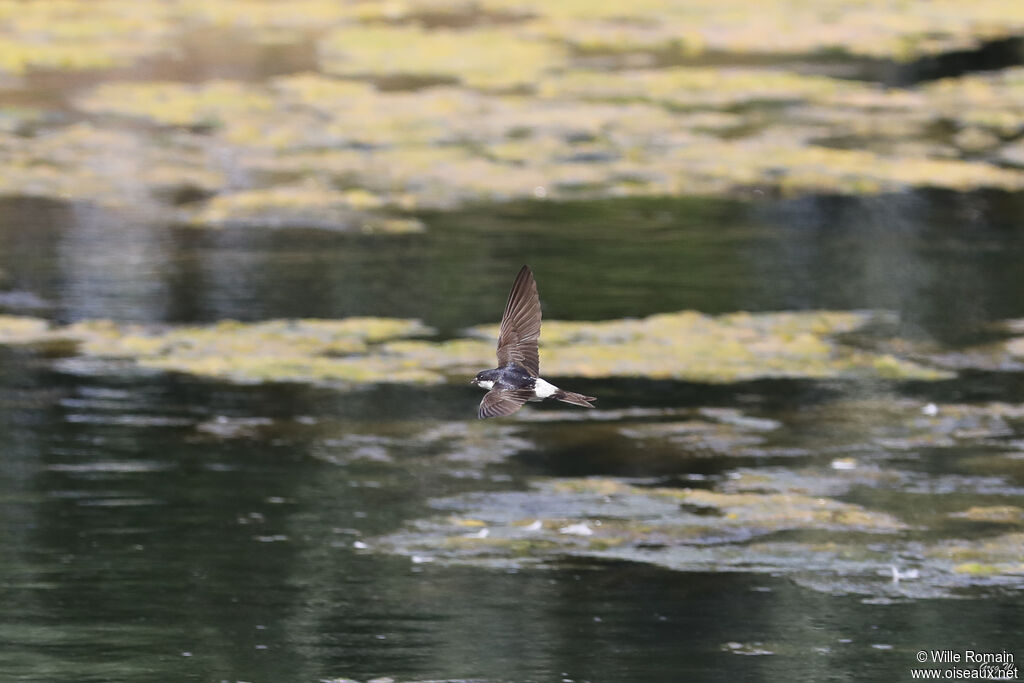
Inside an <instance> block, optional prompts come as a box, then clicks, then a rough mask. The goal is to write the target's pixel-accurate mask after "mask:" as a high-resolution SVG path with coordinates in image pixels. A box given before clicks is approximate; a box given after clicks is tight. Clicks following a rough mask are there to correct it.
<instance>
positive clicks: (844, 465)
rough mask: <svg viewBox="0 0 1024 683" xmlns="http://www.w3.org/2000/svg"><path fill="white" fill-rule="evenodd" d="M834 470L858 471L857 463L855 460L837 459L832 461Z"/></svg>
mask: <svg viewBox="0 0 1024 683" xmlns="http://www.w3.org/2000/svg"><path fill="white" fill-rule="evenodd" d="M832 469H834V470H855V469H857V461H856V460H854V459H853V458H836V459H835V460H833V461H832Z"/></svg>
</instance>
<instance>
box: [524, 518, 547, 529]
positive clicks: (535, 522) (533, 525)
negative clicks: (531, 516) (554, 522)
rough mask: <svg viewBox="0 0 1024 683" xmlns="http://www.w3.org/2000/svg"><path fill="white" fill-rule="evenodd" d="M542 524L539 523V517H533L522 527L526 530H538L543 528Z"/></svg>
mask: <svg viewBox="0 0 1024 683" xmlns="http://www.w3.org/2000/svg"><path fill="white" fill-rule="evenodd" d="M543 526H544V525H543V524H541V523H540V520H539V519H535V520H533V521H532V522H530V523H529V524H527V525H526V526H525V527H523V528H524V529H526V530H527V531H540V530H541V529H542V528H543Z"/></svg>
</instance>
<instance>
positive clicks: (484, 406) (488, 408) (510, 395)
mask: <svg viewBox="0 0 1024 683" xmlns="http://www.w3.org/2000/svg"><path fill="white" fill-rule="evenodd" d="M532 395H533V392H532V391H530V390H529V389H497V388H495V389H491V390H490V391H488V392H487V393H486V394H484V399H483V400H482V401H480V408H479V409H478V410H477V411H476V416H477V417H479V418H480V419H484V418H486V417H504V416H505V415H511V414H512V413H514V412H516V411H517V410H519V409H520V408H521V407H522V406H523V404H524V403H526V400H527V399H528V398H530V396H532Z"/></svg>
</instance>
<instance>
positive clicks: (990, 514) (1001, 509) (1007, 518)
mask: <svg viewBox="0 0 1024 683" xmlns="http://www.w3.org/2000/svg"><path fill="white" fill-rule="evenodd" d="M950 517H955V518H958V519H966V520H969V521H972V522H993V523H997V524H1022V523H1024V510H1022V509H1021V508H1019V507H1017V506H1016V505H989V506H983V505H975V506H973V507H970V508H967V509H966V510H964V511H962V512H954V513H950Z"/></svg>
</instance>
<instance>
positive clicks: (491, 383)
mask: <svg viewBox="0 0 1024 683" xmlns="http://www.w3.org/2000/svg"><path fill="white" fill-rule="evenodd" d="M539 338H540V297H538V296H537V282H536V281H535V280H534V279H533V273H532V272H531V271H530V267H529V266H523V267H522V269H521V270H520V271H519V275H517V276H516V281H515V282H514V283H512V291H511V292H509V294H508V303H506V304H505V313H504V315H502V316H501V331H500V332H499V333H498V367H496V368H494V369H493V370H484V371H483V372H478V373H477V375H476V377H475V378H473V379H472V380H470V382H471V383H472V384H475V385H477V386H478V387H482V388H484V389H487V394H486V395H485V396H484V399H483V400H482V401H480V408H479V409H478V410H477V417H479V418H481V419H483V418H487V417H503V416H505V415H511V414H512V413H514V412H516V411H517V410H519V409H520V408H521V407H522V405H523V404H524V403H525V402H527V401H542V400H544V399H546V398H553V399H556V400H558V401H564V402H565V403H571V404H573V405H577V406H585V407H587V408H593V407H594V406H593V405H591V404H590V402H591V401H596V400H597V399H596V398H594V397H593V396H584V395H583V394H577V393H575V392H572V391H564V390H562V389H559V388H558V387H556V386H555V385H554V384H551V383H550V382H547V381H545V380H543V379H541V377H540V358H539V357H538V353H537V340H538V339H539Z"/></svg>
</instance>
